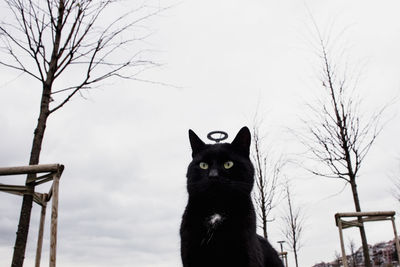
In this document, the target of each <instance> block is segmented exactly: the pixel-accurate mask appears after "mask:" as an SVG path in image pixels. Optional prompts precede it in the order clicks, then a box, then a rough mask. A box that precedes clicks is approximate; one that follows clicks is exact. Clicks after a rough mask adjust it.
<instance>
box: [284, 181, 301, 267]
mask: <svg viewBox="0 0 400 267" xmlns="http://www.w3.org/2000/svg"><path fill="white" fill-rule="evenodd" d="M285 193H286V201H287V208H286V212H285V214H284V216H283V217H282V220H283V228H282V233H283V235H284V236H285V239H286V242H287V243H288V244H289V246H290V250H291V251H293V254H294V260H295V263H296V267H299V263H298V252H299V250H300V249H301V247H302V237H303V230H304V222H305V221H304V219H305V218H304V212H303V209H302V208H301V207H300V206H295V205H294V203H293V195H292V192H291V190H290V185H289V181H287V182H286V184H285Z"/></svg>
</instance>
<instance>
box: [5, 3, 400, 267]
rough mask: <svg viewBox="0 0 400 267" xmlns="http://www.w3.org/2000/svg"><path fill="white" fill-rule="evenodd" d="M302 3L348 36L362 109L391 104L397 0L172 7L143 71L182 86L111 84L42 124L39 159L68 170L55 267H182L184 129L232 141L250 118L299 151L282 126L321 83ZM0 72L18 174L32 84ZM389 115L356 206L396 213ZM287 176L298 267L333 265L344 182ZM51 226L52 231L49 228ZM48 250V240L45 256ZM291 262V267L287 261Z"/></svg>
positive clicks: (11, 232)
mask: <svg viewBox="0 0 400 267" xmlns="http://www.w3.org/2000/svg"><path fill="white" fill-rule="evenodd" d="M130 3H132V5H133V4H134V3H135V1H131V2H130ZM170 4H171V2H168V3H167V2H165V3H163V2H162V3H161V5H165V6H167V5H170ZM307 7H308V8H309V10H310V11H311V13H312V14H313V16H314V18H315V20H316V22H317V23H318V25H319V26H320V28H321V30H322V31H325V30H326V29H328V28H329V27H330V26H332V25H333V27H332V29H333V30H332V32H333V35H335V34H336V33H337V32H340V31H341V30H343V29H344V28H347V29H348V30H347V31H346V32H345V34H344V35H343V39H342V41H344V43H346V45H347V47H348V50H347V51H348V55H350V57H349V59H350V62H352V64H353V65H354V66H358V65H360V66H362V67H363V74H362V75H361V82H360V84H359V88H358V89H359V90H360V91H359V94H360V95H362V96H365V103H366V106H365V110H366V111H368V109H369V110H372V109H373V108H375V107H378V106H379V105H382V104H383V103H386V102H388V101H390V100H391V99H392V98H393V97H394V96H396V95H398V93H399V88H400V78H399V71H400V67H399V62H400V50H399V49H398V48H399V47H400V23H399V16H398V12H399V10H400V3H399V2H398V1H397V0H392V1H389V0H383V1H379V3H378V2H377V1H366V0H362V1H361V0H359V1H358V0H357V1H355V0H353V1H344V0H343V1H342V0H340V1H327V0H323V1H321V0H308V1H296V0H282V1H270V0H264V1H261V0H247V1H244V0H234V1H232V0H220V1H211V0H203V1H194V0H183V1H179V4H178V5H176V6H174V7H173V8H171V9H169V10H167V11H165V12H164V13H163V14H161V15H160V16H158V17H156V18H153V20H151V21H150V22H149V24H148V25H147V26H148V27H149V29H151V30H154V34H153V35H152V36H151V37H150V38H149V39H148V42H147V43H146V45H148V46H149V48H151V49H154V50H157V52H154V55H153V56H154V57H155V58H158V59H159V61H161V62H163V63H165V65H164V66H163V67H160V68H158V69H156V70H150V71H148V72H147V73H145V74H144V76H143V78H146V79H151V80H154V81H160V82H165V83H170V84H174V85H176V87H165V86H159V85H154V84H146V83H138V82H132V81H119V82H116V83H113V84H108V85H105V86H103V87H101V88H98V89H95V90H93V91H91V92H90V94H88V95H87V96H86V97H87V99H83V98H79V97H77V98H75V99H73V101H72V102H70V103H69V104H68V105H67V106H65V108H63V109H62V110H60V111H59V112H57V113H56V114H55V116H54V117H53V118H50V120H49V122H48V127H47V132H46V138H45V144H44V147H43V152H42V157H41V162H42V163H62V164H64V165H65V171H64V174H63V176H62V180H61V188H60V194H61V196H60V198H61V199H60V204H59V207H60V214H59V243H58V255H57V264H58V266H60V267H63V266H77V267H91V266H98V267H100V266H117V265H118V266H141V267H146V266H149V267H150V266H160V267H161V266H162V267H172V266H180V256H179V242H180V241H179V235H178V230H179V223H180V217H181V214H182V212H183V209H184V206H185V201H186V198H187V195H186V191H185V171H186V166H187V164H188V162H189V161H190V147H189V143H188V139H187V130H188V129H189V128H191V129H193V130H195V131H196V132H197V133H198V134H199V135H200V136H202V137H203V138H204V137H205V135H206V134H207V133H208V132H209V131H211V130H216V129H221V130H225V131H227V132H229V133H230V134H231V137H232V136H233V135H235V134H236V132H237V131H238V130H239V129H240V127H242V126H243V125H249V126H251V123H252V122H253V118H254V114H255V113H256V112H257V110H258V113H259V114H261V116H262V117H263V118H264V124H263V126H262V130H263V131H264V132H265V134H266V136H267V137H266V138H267V140H268V141H267V142H268V143H269V144H271V145H270V147H272V149H273V150H274V151H275V153H277V154H282V155H287V156H288V155H291V154H292V153H294V152H297V151H298V149H299V146H298V142H297V141H296V140H295V139H294V138H293V137H290V136H288V135H287V131H286V130H285V129H286V128H292V129H300V127H301V125H300V124H299V116H305V109H304V100H306V99H312V97H313V95H314V92H315V90H316V89H318V88H317V87H316V86H318V85H320V84H319V82H318V81H317V76H316V75H317V69H318V58H316V54H315V50H313V47H312V45H311V43H312V41H313V35H312V34H311V33H310V29H312V23H311V20H310V16H309V13H308V11H307ZM314 37H315V36H314ZM0 75H1V82H0V96H1V97H0V111H1V112H0V124H1V126H2V127H1V129H2V130H1V131H0V147H1V152H0V165H1V166H18V165H25V164H26V163H27V162H28V156H29V150H30V144H31V139H32V135H33V129H34V125H35V122H36V116H37V111H38V103H39V102H38V101H39V97H40V86H39V84H34V83H32V80H29V79H27V78H26V77H20V78H18V79H16V77H17V74H16V73H13V72H10V71H9V70H7V69H4V68H2V69H1V71H0ZM71 78H73V77H71ZM397 106H398V103H395V104H394V105H392V107H391V108H390V109H389V110H388V113H387V114H386V115H385V117H387V118H388V119H389V118H391V119H390V121H389V122H388V123H387V125H386V126H385V129H384V131H383V132H382V134H381V135H380V137H379V139H378V140H377V142H376V144H375V146H374V147H373V149H372V150H371V151H370V154H369V156H368V158H367V159H366V161H365V165H364V167H363V168H364V169H363V170H362V172H361V176H360V177H359V183H358V185H359V194H360V198H361V201H362V208H363V209H364V210H369V211H372V210H396V211H400V210H399V209H398V203H397V202H396V201H395V200H394V198H393V197H392V195H391V194H390V190H391V186H392V184H391V180H390V175H391V174H392V173H396V171H397V174H399V172H400V170H399V169H398V165H399V160H400V159H399V152H400V143H399V142H398V141H397V140H398V136H400V126H399V125H400V118H399V117H398V116H395V115H396V113H397V111H398V108H397ZM257 107H258V108H257ZM286 174H287V176H288V177H290V178H291V179H292V184H293V191H294V192H295V200H296V203H297V204H298V205H300V206H302V207H303V208H304V210H305V211H306V213H307V221H306V232H305V233H304V239H303V240H304V246H303V247H302V249H301V251H300V253H299V254H300V255H299V258H300V264H301V266H311V265H313V264H314V263H317V262H319V261H322V260H324V261H328V260H332V259H333V258H334V253H335V251H339V237H338V233H337V229H336V226H335V223H334V213H336V212H345V211H353V204H352V201H351V194H350V189H349V188H346V189H345V190H344V192H342V193H341V194H339V195H335V194H336V193H337V192H338V191H340V190H341V188H342V187H343V184H342V183H341V182H340V181H338V180H325V179H322V178H318V177H313V176H310V175H308V174H307V173H305V172H304V171H303V170H302V169H301V168H294V167H292V168H289V169H288V170H287V171H286ZM1 179H2V181H7V182H11V180H13V179H17V178H12V179H11V178H1ZM18 179H21V180H23V177H19V178H18ZM328 196H331V197H328ZM20 201H21V199H20V198H17V197H15V196H13V195H7V194H2V195H1V202H0V203H1V204H0V214H1V217H0V265H1V266H7V265H9V264H10V262H11V255H12V248H13V245H14V238H15V232H16V228H17V222H18V216H19V209H20ZM282 210H283V208H282V207H278V208H277V209H276V210H275V211H274V216H275V217H276V218H277V219H276V221H274V222H272V223H271V224H270V231H271V232H270V235H271V243H272V244H273V245H274V246H276V247H277V243H276V241H278V240H280V239H282V236H281V234H280V227H281V222H280V221H279V216H280V214H281V212H282ZM49 213H50V212H49V211H48V214H49ZM38 215H39V208H38V207H36V206H35V208H34V209H33V216H32V224H31V231H30V235H29V240H30V241H29V244H28V248H27V253H26V266H31V265H33V261H34V251H35V249H34V247H35V242H36V235H37V223H38ZM46 226H47V229H46V232H47V230H48V226H49V222H47V225H46ZM367 235H368V238H369V242H370V243H374V242H377V241H382V240H389V239H391V238H392V232H391V229H390V224H389V223H374V224H370V225H368V226H367ZM351 238H353V239H354V240H355V241H356V243H357V244H358V245H359V244H360V242H359V239H358V235H357V232H356V231H353V230H349V231H347V232H346V240H350V239H351ZM47 247H48V235H47V236H46V240H45V254H44V256H43V257H44V259H43V260H44V261H45V260H46V261H47V257H48V249H47ZM289 260H290V262H289V263H290V264H291V265H292V257H291V254H289ZM43 264H47V263H43Z"/></svg>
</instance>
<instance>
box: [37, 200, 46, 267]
mask: <svg viewBox="0 0 400 267" xmlns="http://www.w3.org/2000/svg"><path fill="white" fill-rule="evenodd" d="M46 198H47V196H46V194H43V195H42V202H43V203H42V211H41V214H40V223H39V234H38V241H37V248H36V258H35V267H40V259H41V256H42V247H43V232H44V222H45V218H46V207H47V203H46Z"/></svg>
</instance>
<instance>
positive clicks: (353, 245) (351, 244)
mask: <svg viewBox="0 0 400 267" xmlns="http://www.w3.org/2000/svg"><path fill="white" fill-rule="evenodd" d="M348 246H349V249H350V264H351V266H352V267H356V265H357V262H356V243H355V242H354V240H353V239H350V240H349V245H348Z"/></svg>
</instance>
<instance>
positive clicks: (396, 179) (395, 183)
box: [390, 164, 400, 202]
mask: <svg viewBox="0 0 400 267" xmlns="http://www.w3.org/2000/svg"><path fill="white" fill-rule="evenodd" d="M390 178H391V180H392V188H391V190H390V191H391V193H392V195H393V197H394V198H395V199H396V200H397V201H398V202H400V164H399V165H398V169H397V172H395V173H393V174H391V175H390Z"/></svg>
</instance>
